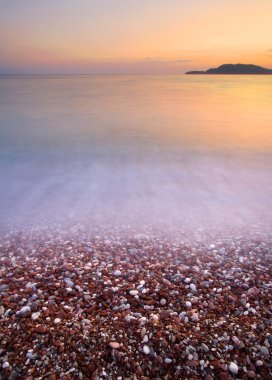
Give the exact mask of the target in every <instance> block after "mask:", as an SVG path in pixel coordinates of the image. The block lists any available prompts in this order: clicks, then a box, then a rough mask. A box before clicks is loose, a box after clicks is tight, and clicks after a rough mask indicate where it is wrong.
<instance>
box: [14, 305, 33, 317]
mask: <svg viewBox="0 0 272 380" xmlns="http://www.w3.org/2000/svg"><path fill="white" fill-rule="evenodd" d="M30 314H31V308H30V307H29V306H24V307H22V308H21V310H20V311H17V313H16V317H18V318H25V317H28V316H29V315H30Z"/></svg>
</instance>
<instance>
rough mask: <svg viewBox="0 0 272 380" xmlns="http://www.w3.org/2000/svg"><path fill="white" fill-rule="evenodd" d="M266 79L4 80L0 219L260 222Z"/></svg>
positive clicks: (268, 152) (267, 193)
mask: <svg viewBox="0 0 272 380" xmlns="http://www.w3.org/2000/svg"><path fill="white" fill-rule="evenodd" d="M271 99H272V76H270V77H269V76H259V77H258V76H235V77H234V76H212V77H211V76H186V77H185V76H68V77H67V76H65V77H1V78H0V215H1V222H2V223H3V224H5V223H8V222H14V223H17V222H21V223H24V222H29V221H35V220H38V219H46V220H49V221H55V220H60V219H61V218H64V219H65V220H77V221H78V220H88V219H89V220H91V219H92V218H96V217H100V218H101V219H102V220H105V221H109V220H114V221H117V222H118V223H127V222H128V221H131V220H134V221H135V222H136V223H139V224H142V223H154V224H155V225H156V224H158V223H160V222H161V221H163V222H170V223H173V224H175V225H179V224H185V223H187V224H192V225H195V224H198V225H201V224H203V223H207V222H211V223H215V224H217V223H221V222H230V223H236V222H237V223H240V222H243V223H249V222H250V223H253V224H254V223H259V222H263V221H264V220H267V219H271V214H272V107H271Z"/></svg>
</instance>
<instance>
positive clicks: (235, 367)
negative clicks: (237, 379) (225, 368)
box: [229, 362, 239, 375]
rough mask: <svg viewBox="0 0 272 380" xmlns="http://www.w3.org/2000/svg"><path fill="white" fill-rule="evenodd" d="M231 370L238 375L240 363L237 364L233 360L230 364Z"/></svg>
mask: <svg viewBox="0 0 272 380" xmlns="http://www.w3.org/2000/svg"><path fill="white" fill-rule="evenodd" d="M229 371H230V372H231V373H233V374H234V375H237V373H238V372H239V367H238V365H237V364H236V363H234V362H231V363H230V364H229Z"/></svg>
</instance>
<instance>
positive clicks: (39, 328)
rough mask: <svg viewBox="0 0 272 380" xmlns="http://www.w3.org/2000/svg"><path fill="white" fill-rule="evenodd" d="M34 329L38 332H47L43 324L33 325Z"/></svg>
mask: <svg viewBox="0 0 272 380" xmlns="http://www.w3.org/2000/svg"><path fill="white" fill-rule="evenodd" d="M34 331H35V332H36V333H38V334H46V333H47V329H46V327H45V326H43V325H38V326H36V327H35V329H34Z"/></svg>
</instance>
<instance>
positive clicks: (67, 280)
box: [64, 278, 74, 288]
mask: <svg viewBox="0 0 272 380" xmlns="http://www.w3.org/2000/svg"><path fill="white" fill-rule="evenodd" d="M64 282H65V284H66V285H67V286H68V288H72V287H73V286H74V283H73V281H72V280H71V279H70V278H65V279H64Z"/></svg>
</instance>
